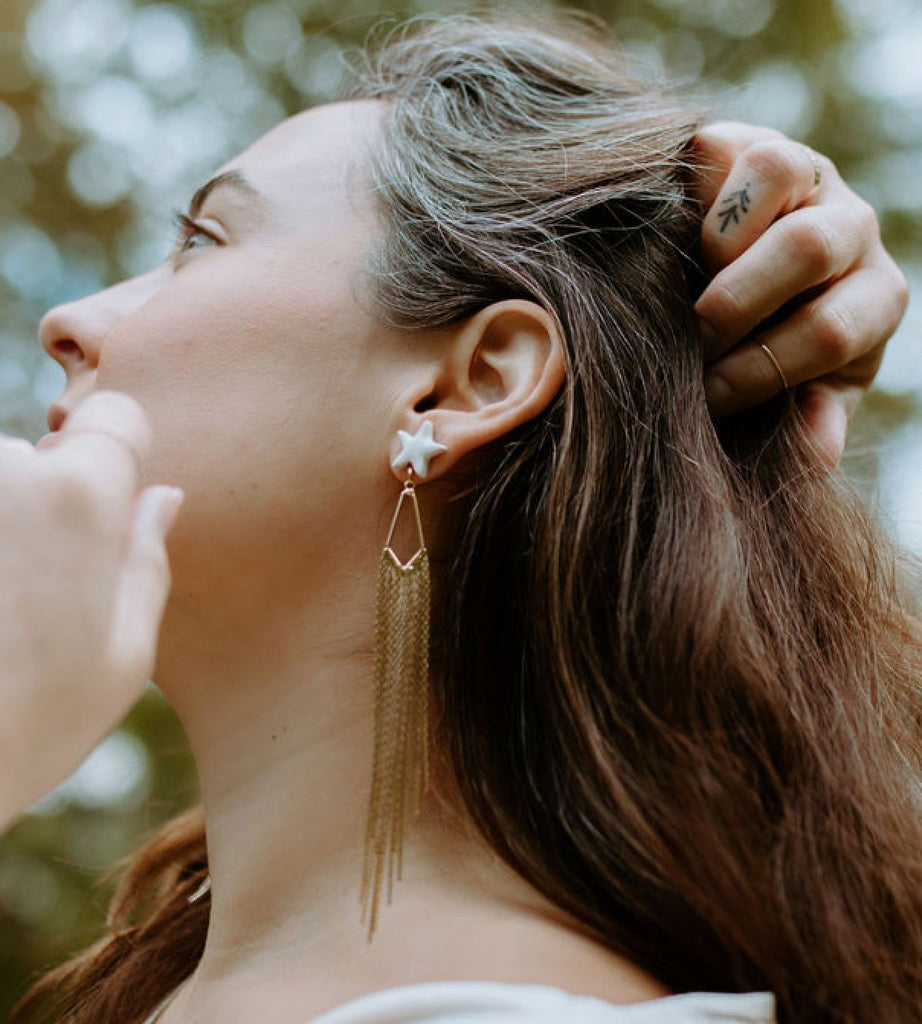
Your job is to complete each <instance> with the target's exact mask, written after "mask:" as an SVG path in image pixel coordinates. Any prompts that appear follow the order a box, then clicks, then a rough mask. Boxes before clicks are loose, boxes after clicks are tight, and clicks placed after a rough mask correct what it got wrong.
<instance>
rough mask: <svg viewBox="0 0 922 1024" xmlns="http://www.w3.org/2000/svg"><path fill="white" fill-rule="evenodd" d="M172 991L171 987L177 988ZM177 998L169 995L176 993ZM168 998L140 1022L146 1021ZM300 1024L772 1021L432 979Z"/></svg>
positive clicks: (754, 1010) (733, 998) (689, 1001)
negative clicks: (622, 1004)
mask: <svg viewBox="0 0 922 1024" xmlns="http://www.w3.org/2000/svg"><path fill="white" fill-rule="evenodd" d="M177 991H178V990H177ZM175 994H176V993H174V995H175ZM171 999H172V996H171V997H170V999H167V1000H165V1001H164V1002H163V1003H161V1005H160V1006H159V1007H158V1008H157V1009H156V1010H155V1011H154V1012H153V1013H152V1014H151V1016H150V1017H149V1018H148V1020H147V1021H146V1022H145V1024H153V1022H154V1021H156V1020H157V1019H158V1018H159V1016H160V1014H161V1013H162V1012H163V1011H164V1010H165V1009H166V1007H167V1004H168V1003H169V1002H170V1000H171ZM305 1024H777V1021H776V1019H775V1000H774V997H773V996H772V995H771V994H770V993H768V992H749V993H745V994H743V995H737V994H730V993H711V992H695V993H689V994H687V995H680V996H667V997H666V998H665V999H653V1000H647V1001H646V1002H643V1003H633V1004H631V1005H630V1006H616V1005H615V1004H614V1003H608V1002H606V1001H605V1000H604V999H596V998H594V997H592V996H576V995H572V994H571V993H570V992H565V991H564V990H563V989H560V988H552V987H550V986H547V985H504V984H500V983H498V982H493V981H435V982H430V983H428V984H424V985H405V986H402V987H400V988H389V989H384V990H383V991H381V992H373V993H372V994H371V995H367V996H361V997H360V998H358V999H353V1000H350V1001H349V1002H348V1003H346V1004H344V1005H343V1006H340V1007H337V1008H336V1009H335V1010H330V1011H329V1012H328V1013H323V1014H321V1015H320V1016H319V1017H314V1018H313V1020H310V1021H306V1022H305Z"/></svg>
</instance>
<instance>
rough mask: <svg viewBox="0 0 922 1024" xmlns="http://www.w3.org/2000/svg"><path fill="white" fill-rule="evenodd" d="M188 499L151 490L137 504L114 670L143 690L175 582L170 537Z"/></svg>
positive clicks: (118, 609)
mask: <svg viewBox="0 0 922 1024" xmlns="http://www.w3.org/2000/svg"><path fill="white" fill-rule="evenodd" d="M183 498H184V494H183V492H182V490H180V489H179V488H178V487H163V486H156V487H148V488H147V489H146V490H145V491H144V492H143V493H142V494H141V496H140V498H139V499H138V501H137V503H136V505H135V515H134V522H133V524H132V531H131V537H130V540H129V546H128V553H127V555H126V557H125V560H124V562H123V564H122V571H121V578H120V580H119V585H118V591H117V593H116V598H115V611H114V619H113V623H112V633H111V638H112V647H111V648H110V650H111V656H112V669H113V671H114V672H115V674H116V676H117V677H118V679H119V681H124V683H125V685H134V686H137V687H140V686H141V685H142V684H143V683H145V682H146V681H147V679H148V678H149V676H150V674H151V672H152V671H153V667H154V660H155V654H156V648H157V635H158V633H159V631H160V620H161V618H162V617H163V609H164V607H165V606H166V599H167V596H168V595H169V592H170V582H171V579H170V565H169V560H168V558H167V552H166V538H167V535H168V534H169V532H170V529H171V527H172V526H173V523H174V522H175V521H176V517H177V515H178V514H179V509H180V507H181V506H182V502H183Z"/></svg>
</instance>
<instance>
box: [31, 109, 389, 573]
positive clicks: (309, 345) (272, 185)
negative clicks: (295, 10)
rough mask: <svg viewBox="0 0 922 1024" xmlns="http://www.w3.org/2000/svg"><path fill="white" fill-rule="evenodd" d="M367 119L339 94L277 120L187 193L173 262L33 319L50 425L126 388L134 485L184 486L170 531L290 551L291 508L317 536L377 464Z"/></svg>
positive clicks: (299, 531) (383, 447) (299, 525)
mask: <svg viewBox="0 0 922 1024" xmlns="http://www.w3.org/2000/svg"><path fill="white" fill-rule="evenodd" d="M380 117H381V106H380V104H378V103H376V102H362V103H341V104H332V105H329V106H325V107H319V108H316V109H314V110H312V111H308V112H306V113H303V114H300V115H297V116H295V117H293V118H291V119H289V120H287V121H285V122H283V123H282V124H281V125H279V126H278V127H277V128H275V129H274V130H273V131H271V132H269V133H268V134H267V135H265V136H264V137H263V138H261V139H260V140H259V141H257V142H256V143H255V144H254V145H253V146H252V147H251V148H250V149H248V150H247V151H246V152H244V153H243V154H241V155H240V156H239V157H237V158H235V159H234V160H232V161H230V162H229V163H228V164H227V165H226V166H225V167H224V168H223V169H222V172H221V174H220V175H219V176H218V178H217V180H216V183H213V186H212V187H211V188H209V189H207V191H206V192H204V193H200V194H199V197H198V201H197V202H196V203H194V204H193V208H192V210H191V211H190V214H191V222H190V223H188V224H187V225H186V227H185V233H184V234H183V235H182V236H181V238H180V241H179V243H178V247H177V251H176V253H175V255H174V258H173V259H172V261H168V262H167V263H166V264H165V265H164V266H162V267H160V268H159V269H157V270H156V271H154V272H153V273H151V274H148V275H146V276H144V277H141V278H136V279H134V280H131V281H128V282H125V283H123V284H121V285H118V286H116V287H114V288H111V289H108V290H107V291H105V292H102V293H100V294H97V295H94V296H91V297H89V298H86V299H83V300H81V301H79V302H76V303H73V304H70V305H67V306H62V307H59V308H58V309H55V310H52V312H51V313H49V314H48V316H47V317H46V318H45V320H44V321H43V324H42V329H41V334H42V341H43V344H44V345H45V347H46V348H47V349H48V351H49V352H50V353H51V354H52V355H54V356H55V358H57V359H58V360H59V361H60V362H61V363H62V364H63V365H64V367H65V369H66V370H67V377H68V384H67V390H66V391H65V394H64V396H63V397H62V399H61V400H60V403H56V405H57V408H55V407H53V409H52V413H51V414H50V418H51V420H52V422H53V425H55V426H57V425H58V423H57V422H56V421H59V420H60V418H61V416H62V413H63V412H67V411H69V410H70V409H72V408H73V407H74V406H75V405H76V404H78V403H79V402H80V401H81V400H82V399H83V398H84V397H85V396H86V395H87V394H88V393H89V392H91V391H93V390H97V389H102V388H114V389H118V390H121V391H125V392H127V393H128V394H130V395H132V396H134V397H135V398H137V399H138V400H139V401H140V402H141V403H142V405H143V406H144V407H145V409H146V410H147V412H148V414H149V415H150V418H151V421H152V424H153V428H154V436H155V451H154V456H153V458H152V460H151V463H150V470H149V474H148V476H149V482H161V481H162V482H169V483H172V484H176V485H179V486H181V487H183V488H184V489H185V490H186V494H187V502H186V505H187V509H186V512H184V520H185V523H184V529H185V530H186V531H189V530H192V529H194V526H193V524H194V523H195V522H198V523H199V524H207V531H208V537H209V538H210V539H211V540H212V541H220V540H221V539H222V538H224V539H226V541H227V543H228V544H229V545H231V546H233V547H238V544H239V542H242V543H243V544H244V545H245V546H246V549H247V550H249V551H254V554H256V553H257V552H256V551H255V550H254V549H255V548H258V547H259V545H265V544H269V543H273V541H280V540H282V539H285V538H288V539H289V540H292V539H293V538H294V537H295V536H297V537H298V545H299V547H301V548H302V549H303V547H304V537H303V531H304V524H305V523H306V522H307V523H309V524H310V526H311V528H312V529H314V528H316V529H318V530H319V531H320V532H321V533H322V532H323V525H324V524H323V519H324V516H325V515H329V516H334V517H335V516H337V515H341V514H342V507H341V506H340V508H339V510H337V508H336V506H337V504H338V503H339V502H341V501H344V500H349V496H348V494H343V493H341V492H343V491H346V492H348V491H349V489H350V487H351V488H352V489H353V490H354V491H355V492H356V495H359V494H361V493H362V488H364V493H365V495H366V496H367V493H368V490H367V488H368V480H369V477H370V475H371V476H375V475H380V474H381V472H382V471H384V470H386V456H387V451H388V443H389V440H390V438H389V436H387V435H386V431H387V429H388V422H389V421H388V419H387V417H388V411H387V403H386V398H387V397H388V396H387V394H386V393H384V394H383V393H382V392H387V390H388V389H387V388H386V387H385V388H383V389H382V387H381V381H380V380H379V379H378V376H377V374H376V367H378V366H379V365H381V364H382V360H383V358H384V357H383V356H382V354H381V345H380V344H379V342H380V341H381V340H382V338H383V335H384V333H385V332H384V331H383V329H382V328H381V327H380V325H378V324H377V323H376V321H375V319H374V317H373V315H372V311H371V310H372V303H371V301H370V297H369V296H368V294H367V285H366V284H365V281H364V278H363V274H362V267H363V261H364V259H365V257H366V255H367V253H368V251H369V247H370V245H371V244H372V242H373V240H374V236H375V234H376V233H377V231H378V227H377V224H376V221H375V217H374V213H373V210H372V208H371V203H370V200H369V198H368V193H367V190H366V187H365V185H364V177H363V174H362V170H363V165H364V152H365V148H366V147H367V145H368V143H369V142H370V141H371V140H372V139H373V138H374V135H375V132H376V131H377V128H378V122H379V119H380ZM385 347H386V346H385ZM366 500H367V497H366ZM196 532H197V533H198V534H199V536H198V537H197V540H199V541H200V540H201V536H202V534H201V530H199V531H196ZM182 536H183V529H180V530H179V531H178V536H177V539H176V543H177V544H179V545H180V546H181V544H182ZM213 553H214V552H212V554H213ZM174 562H175V557H174Z"/></svg>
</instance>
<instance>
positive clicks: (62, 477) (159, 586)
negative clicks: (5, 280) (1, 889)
mask: <svg viewBox="0 0 922 1024" xmlns="http://www.w3.org/2000/svg"><path fill="white" fill-rule="evenodd" d="M149 439H150V429H149V427H148V422H147V417H146V416H145V414H144V413H143V411H142V410H141V407H140V406H139V405H138V404H137V403H136V402H135V401H134V400H133V399H131V398H128V397H127V396H126V395H122V394H117V393H115V392H100V393H98V394H95V395H92V396H90V397H89V398H88V399H86V401H84V402H83V403H82V404H81V405H80V406H79V407H78V408H77V409H76V410H75V411H74V413H73V414H72V416H71V417H70V419H69V420H68V421H67V422H66V424H65V426H64V428H63V429H62V430H61V431H60V432H59V433H57V434H54V435H51V439H50V441H49V442H48V443H47V447H46V443H42V442H40V443H39V446H38V447H37V448H34V447H33V446H32V445H31V444H29V443H28V442H27V441H23V440H19V439H15V438H10V437H5V436H2V435H0V708H2V714H0V825H2V826H5V825H7V824H9V822H10V821H11V820H12V819H13V818H14V817H15V816H16V815H17V814H19V813H20V812H22V811H23V810H25V808H27V807H28V806H29V804H31V803H32V802H33V801H34V800H36V799H37V798H38V797H39V796H41V795H42V794H44V793H46V792H47V791H48V790H49V789H51V788H52V787H53V786H54V785H56V784H57V783H58V782H60V781H61V780H62V779H63V778H64V777H65V776H66V775H67V774H68V773H69V772H70V771H71V770H73V769H74V768H75V767H76V766H77V765H78V764H79V762H80V761H81V760H82V759H83V758H84V757H85V756H86V755H87V754H88V753H89V752H90V750H91V749H92V748H93V746H94V745H95V743H97V742H98V741H99V739H101V737H102V736H103V735H104V734H105V733H106V732H107V731H108V730H109V729H110V728H112V727H113V726H114V725H115V724H117V722H118V721H119V720H120V718H121V717H122V716H123V715H124V714H125V713H126V712H127V711H128V709H129V708H130V707H131V705H132V704H133V703H134V702H135V701H136V700H137V698H138V697H139V696H140V695H141V693H142V692H143V689H144V686H145V683H146V681H147V679H148V678H149V676H150V673H151V671H152V670H153V664H154V656H155V650H156V640H157V633H158V631H159V625H160V619H161V616H162V614H163V608H164V605H165V602H166V597H167V593H168V591H169V586H170V573H169V567H168V563H167V556H166V550H165V546H164V539H165V537H166V534H167V532H168V531H169V529H170V526H171V524H172V522H173V520H174V518H175V516H176V513H177V512H178V510H179V504H180V502H181V500H182V493H181V492H180V491H177V490H176V489H174V488H169V487H149V488H147V489H146V490H144V491H141V490H140V483H139V472H140V467H141V462H142V460H143V459H144V458H146V456H147V451H148V448H149Z"/></svg>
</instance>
